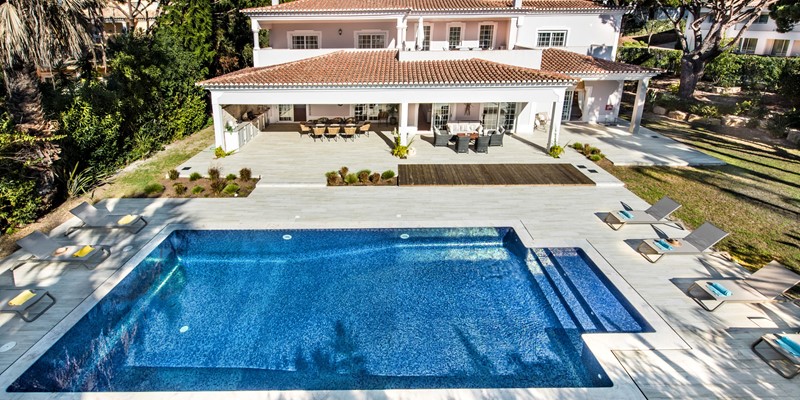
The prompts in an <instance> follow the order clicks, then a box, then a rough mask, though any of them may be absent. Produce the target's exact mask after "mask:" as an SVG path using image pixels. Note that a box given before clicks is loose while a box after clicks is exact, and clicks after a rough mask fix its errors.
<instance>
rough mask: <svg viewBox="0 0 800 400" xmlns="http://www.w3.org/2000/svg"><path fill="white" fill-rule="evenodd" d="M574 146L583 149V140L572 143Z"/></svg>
mask: <svg viewBox="0 0 800 400" xmlns="http://www.w3.org/2000/svg"><path fill="white" fill-rule="evenodd" d="M572 148H573V149H575V150H578V151H582V150H583V144H582V143H581V142H575V143H573V144H572Z"/></svg>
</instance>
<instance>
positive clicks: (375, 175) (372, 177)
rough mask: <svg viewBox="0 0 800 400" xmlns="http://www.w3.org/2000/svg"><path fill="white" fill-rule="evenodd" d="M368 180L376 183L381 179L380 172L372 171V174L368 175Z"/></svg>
mask: <svg viewBox="0 0 800 400" xmlns="http://www.w3.org/2000/svg"><path fill="white" fill-rule="evenodd" d="M369 181H370V182H372V183H373V184H378V183H380V181H381V174H380V172H374V173H372V175H370V176H369Z"/></svg>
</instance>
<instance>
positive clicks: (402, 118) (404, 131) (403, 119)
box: [397, 103, 408, 146]
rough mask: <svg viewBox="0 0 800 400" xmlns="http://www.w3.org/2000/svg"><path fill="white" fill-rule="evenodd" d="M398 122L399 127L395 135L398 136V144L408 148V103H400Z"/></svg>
mask: <svg viewBox="0 0 800 400" xmlns="http://www.w3.org/2000/svg"><path fill="white" fill-rule="evenodd" d="M398 121H399V122H400V126H399V127H398V128H397V133H398V134H400V144H401V145H403V146H408V103H400V115H399V116H398Z"/></svg>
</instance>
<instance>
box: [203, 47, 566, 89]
mask: <svg viewBox="0 0 800 400" xmlns="http://www.w3.org/2000/svg"><path fill="white" fill-rule="evenodd" d="M574 81H575V79H573V78H571V77H569V76H567V75H563V74H560V73H555V72H545V71H540V70H536V69H530V68H522V67H516V66H512V65H506V64H500V63H496V62H491V61H486V60H481V59H476V58H473V59H468V60H439V61H399V60H398V58H397V50H360V51H359V50H355V51H353V50H351V51H347V50H340V51H336V52H334V53H330V54H326V55H322V56H318V57H312V58H307V59H304V60H300V61H295V62H290V63H286V64H279V65H273V66H269V67H259V68H245V69H243V70H240V71H236V72H232V73H229V74H225V75H222V76H218V77H216V78H212V79H209V80H206V81H203V82H199V83H198V85H200V86H204V87H206V88H215V87H230V86H234V87H243V86H244V87H258V88H270V87H309V86H327V87H337V86H378V87H385V86H395V87H396V86H414V85H434V86H455V85H476V84H477V85H503V84H522V85H533V84H539V85H540V84H543V83H544V84H547V83H571V82H574Z"/></svg>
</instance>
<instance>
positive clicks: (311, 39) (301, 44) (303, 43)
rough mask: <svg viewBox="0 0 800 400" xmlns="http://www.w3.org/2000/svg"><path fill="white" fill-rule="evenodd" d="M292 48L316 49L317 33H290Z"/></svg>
mask: <svg viewBox="0 0 800 400" xmlns="http://www.w3.org/2000/svg"><path fill="white" fill-rule="evenodd" d="M292 48H293V49H318V48H319V36H318V35H292Z"/></svg>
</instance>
